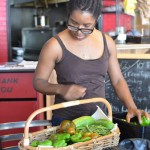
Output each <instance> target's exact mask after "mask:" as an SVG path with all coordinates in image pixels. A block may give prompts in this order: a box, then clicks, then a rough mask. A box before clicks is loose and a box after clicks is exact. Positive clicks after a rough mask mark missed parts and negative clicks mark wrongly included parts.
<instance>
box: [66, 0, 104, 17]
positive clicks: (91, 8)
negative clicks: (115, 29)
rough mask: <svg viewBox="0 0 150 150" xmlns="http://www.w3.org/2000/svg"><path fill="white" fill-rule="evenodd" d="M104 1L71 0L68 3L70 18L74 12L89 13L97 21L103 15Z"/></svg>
mask: <svg viewBox="0 0 150 150" xmlns="http://www.w3.org/2000/svg"><path fill="white" fill-rule="evenodd" d="M101 1H102V0H70V1H69V2H68V6H67V7H68V16H70V15H71V14H72V12H73V11H74V10H81V11H87V12H89V13H91V14H92V15H93V17H94V18H95V19H96V20H97V19H98V17H99V16H100V14H101V9H102V8H101V7H102V4H101Z"/></svg>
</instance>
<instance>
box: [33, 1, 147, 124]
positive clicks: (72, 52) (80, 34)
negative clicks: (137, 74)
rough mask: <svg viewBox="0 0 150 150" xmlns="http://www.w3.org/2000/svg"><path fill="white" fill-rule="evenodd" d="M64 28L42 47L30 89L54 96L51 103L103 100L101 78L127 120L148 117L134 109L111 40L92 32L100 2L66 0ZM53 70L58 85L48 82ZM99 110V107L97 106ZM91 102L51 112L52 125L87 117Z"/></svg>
mask: <svg viewBox="0 0 150 150" xmlns="http://www.w3.org/2000/svg"><path fill="white" fill-rule="evenodd" d="M68 14H69V15H68V25H67V29H65V30H64V31H62V32H60V33H59V34H58V35H57V36H56V37H53V38H51V39H50V40H49V41H47V42H46V44H45V45H44V46H43V48H42V51H41V54H40V57H39V61H38V65H37V68H36V71H35V76H34V80H33V85H34V88H35V89H36V90H37V91H39V92H41V93H43V94H47V95H55V103H61V102H66V101H71V100H76V99H86V98H94V97H103V98H105V76H106V73H107V72H108V74H109V76H110V79H111V82H112V85H113V87H114V89H115V91H116V93H117V95H118V97H119V99H120V100H121V101H122V102H123V103H124V105H125V106H126V107H127V109H128V114H127V121H128V122H130V118H132V117H134V116H137V117H138V119H139V122H141V116H142V115H145V116H146V117H147V118H148V114H147V113H146V112H144V111H143V110H139V109H137V107H136V105H135V103H134V101H133V99H132V96H131V94H130V92H129V89H128V86H127V83H126V82H125V80H124V78H123V75H122V73H121V71H120V68H119V64H118V60H117V51H116V46H115V43H114V41H113V40H112V39H111V38H110V37H109V36H108V35H104V33H102V32H100V31H99V30H97V29H95V24H96V22H97V20H98V18H99V17H100V14H101V1H100V0H70V1H69V3H68ZM53 69H55V70H56V73H57V80H58V84H51V83H48V79H49V77H50V75H51V73H52V71H53ZM101 107H102V106H101ZM96 109H97V108H96V105H95V104H94V103H92V104H91V103H90V104H85V105H81V106H73V107H69V108H63V109H59V110H55V111H53V117H52V123H53V125H58V124H59V123H60V122H61V121H62V120H64V119H70V120H72V119H74V118H77V117H79V116H83V115H91V114H93V113H94V112H95V111H96Z"/></svg>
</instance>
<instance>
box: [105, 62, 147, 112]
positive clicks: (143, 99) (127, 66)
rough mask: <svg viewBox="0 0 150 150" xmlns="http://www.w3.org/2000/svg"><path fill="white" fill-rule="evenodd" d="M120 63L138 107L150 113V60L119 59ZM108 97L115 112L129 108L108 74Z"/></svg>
mask: <svg viewBox="0 0 150 150" xmlns="http://www.w3.org/2000/svg"><path fill="white" fill-rule="evenodd" d="M119 63H120V68H121V70H122V74H123V76H124V78H125V80H126V81H127V84H128V87H129V89H130V91H131V94H132V97H133V99H134V101H135V103H136V105H137V107H138V108H140V109H144V110H145V111H147V112H149V113H150V60H148V59H147V60H143V59H119ZM106 99H107V100H108V101H109V102H110V103H111V105H112V109H113V112H124V111H126V110H127V109H126V107H125V106H124V105H122V103H121V102H120V101H119V99H118V97H117V95H116V94H115V92H114V90H113V88H112V86H111V83H110V80H109V77H108V76H107V78H106Z"/></svg>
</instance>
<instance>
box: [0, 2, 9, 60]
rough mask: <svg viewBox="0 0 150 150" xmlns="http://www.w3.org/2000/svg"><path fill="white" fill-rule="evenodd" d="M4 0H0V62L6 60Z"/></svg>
mask: <svg viewBox="0 0 150 150" xmlns="http://www.w3.org/2000/svg"><path fill="white" fill-rule="evenodd" d="M6 9H7V7H6V0H0V63H1V62H5V61H8V45H7V43H8V42H7V41H8V40H7V10H6Z"/></svg>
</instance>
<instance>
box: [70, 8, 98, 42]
mask: <svg viewBox="0 0 150 150" xmlns="http://www.w3.org/2000/svg"><path fill="white" fill-rule="evenodd" d="M95 23H96V20H95V18H94V17H93V15H92V14H91V13H89V12H86V11H84V12H83V11H80V10H75V11H73V13H72V14H71V15H70V16H69V19H68V29H69V30H70V32H71V34H72V35H73V36H74V37H75V38H76V39H78V40H82V39H85V38H86V37H87V36H88V35H89V34H91V33H92V32H93V30H94V27H95Z"/></svg>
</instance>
